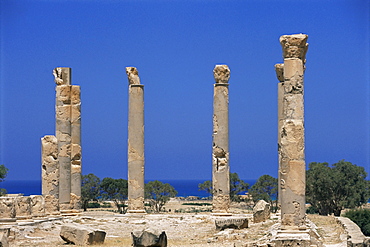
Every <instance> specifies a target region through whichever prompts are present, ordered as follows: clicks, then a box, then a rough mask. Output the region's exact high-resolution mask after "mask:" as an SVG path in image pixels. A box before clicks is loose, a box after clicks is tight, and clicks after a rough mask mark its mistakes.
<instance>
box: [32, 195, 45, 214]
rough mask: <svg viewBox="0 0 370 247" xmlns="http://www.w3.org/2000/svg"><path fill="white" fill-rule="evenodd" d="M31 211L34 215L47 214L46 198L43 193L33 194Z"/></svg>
mask: <svg viewBox="0 0 370 247" xmlns="http://www.w3.org/2000/svg"><path fill="white" fill-rule="evenodd" d="M30 198H31V213H32V216H33V217H44V216H45V200H44V197H43V196H41V195H31V196H30Z"/></svg>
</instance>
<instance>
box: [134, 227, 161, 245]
mask: <svg viewBox="0 0 370 247" xmlns="http://www.w3.org/2000/svg"><path fill="white" fill-rule="evenodd" d="M131 236H132V242H133V243H132V246H134V247H149V246H158V247H167V235H166V232H164V231H160V230H158V229H146V230H143V231H134V232H131Z"/></svg>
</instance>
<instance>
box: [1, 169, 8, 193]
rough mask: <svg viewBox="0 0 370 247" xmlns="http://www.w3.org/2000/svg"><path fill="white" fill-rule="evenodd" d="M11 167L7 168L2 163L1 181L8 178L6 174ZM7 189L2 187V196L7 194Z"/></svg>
mask: <svg viewBox="0 0 370 247" xmlns="http://www.w3.org/2000/svg"><path fill="white" fill-rule="evenodd" d="M8 171H9V169H8V168H6V167H5V166H4V165H0V182H3V181H4V180H5V178H6V175H8ZM6 193H7V192H6V189H0V196H3V195H5V194H6Z"/></svg>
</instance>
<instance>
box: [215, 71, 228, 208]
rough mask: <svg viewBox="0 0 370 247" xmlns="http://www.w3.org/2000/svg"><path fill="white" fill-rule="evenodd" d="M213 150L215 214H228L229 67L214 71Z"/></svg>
mask: <svg viewBox="0 0 370 247" xmlns="http://www.w3.org/2000/svg"><path fill="white" fill-rule="evenodd" d="M213 76H214V78H215V81H216V83H215V84H214V94H213V148H212V167H213V168H212V183H213V203H212V204H213V209H212V212H213V214H220V215H222V214H228V211H229V205H230V178H229V176H230V175H229V173H230V167H229V84H228V81H229V78H230V70H229V67H228V66H227V65H216V67H215V68H214V70H213Z"/></svg>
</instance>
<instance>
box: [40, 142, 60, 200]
mask: <svg viewBox="0 0 370 247" xmlns="http://www.w3.org/2000/svg"><path fill="white" fill-rule="evenodd" d="M41 150H42V151H41V152H42V156H41V157H42V158H41V159H42V195H44V196H46V195H52V196H54V197H56V198H58V196H59V167H58V141H57V138H56V137H55V136H52V135H48V136H44V137H43V138H41Z"/></svg>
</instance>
